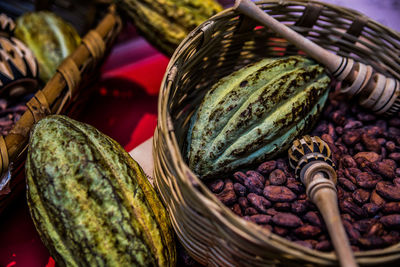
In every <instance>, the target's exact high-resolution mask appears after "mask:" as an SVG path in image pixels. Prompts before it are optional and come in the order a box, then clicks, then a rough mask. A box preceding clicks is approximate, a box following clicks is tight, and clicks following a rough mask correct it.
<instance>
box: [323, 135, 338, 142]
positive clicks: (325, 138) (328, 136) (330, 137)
mask: <svg viewBox="0 0 400 267" xmlns="http://www.w3.org/2000/svg"><path fill="white" fill-rule="evenodd" d="M321 139H322V140H324V141H325V142H326V143H328V144H333V143H334V142H335V141H334V140H333V138H332V136H330V135H329V134H323V135H322V136H321Z"/></svg>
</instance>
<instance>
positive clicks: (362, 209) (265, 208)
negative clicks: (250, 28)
mask: <svg viewBox="0 0 400 267" xmlns="http://www.w3.org/2000/svg"><path fill="white" fill-rule="evenodd" d="M311 135H314V136H315V135H316V136H320V137H321V138H322V139H323V140H324V141H325V142H326V143H327V144H328V145H329V147H330V148H331V150H332V158H333V161H334V163H335V165H336V167H337V175H338V184H337V191H338V201H339V208H340V212H341V217H342V222H343V225H344V227H345V229H346V232H347V234H348V236H349V239H350V243H351V245H352V248H353V250H354V251H363V250H369V249H379V248H384V247H387V246H390V245H393V244H396V243H399V242H400V118H399V117H394V118H383V117H378V116H376V115H373V114H371V113H368V112H367V111H365V110H362V109H361V108H359V106H358V105H357V104H355V103H349V101H348V100H346V99H341V96H340V95H338V94H337V93H336V92H333V93H331V94H330V96H329V100H328V103H327V105H326V106H325V108H324V111H323V114H322V115H321V119H320V120H319V122H318V124H317V125H316V126H315V127H314V130H313V131H312V132H311ZM207 186H208V188H209V189H210V190H211V191H212V192H213V193H215V194H216V196H217V197H218V199H219V200H220V201H221V202H223V203H224V204H225V205H227V206H228V207H230V208H231V209H232V211H233V212H234V213H236V214H237V215H239V216H241V217H243V218H244V219H245V220H248V221H252V222H254V223H256V224H258V225H260V226H262V227H265V228H267V229H269V230H270V231H272V232H273V233H275V234H278V235H280V236H282V237H285V238H287V239H289V240H291V241H293V242H296V243H298V244H300V245H303V246H306V247H308V248H312V249H317V250H321V251H331V250H332V249H333V248H332V244H331V242H330V238H329V235H328V232H327V230H326V227H325V224H324V221H323V219H322V217H321V215H320V213H319V212H318V210H317V208H316V206H315V205H314V204H313V203H312V202H311V201H309V199H308V198H307V195H306V194H305V187H304V186H303V184H302V183H301V182H300V181H299V180H298V179H296V178H295V176H294V173H293V170H291V169H290V167H289V164H288V159H287V152H285V153H283V155H282V157H281V158H278V159H275V160H270V161H267V162H264V163H262V164H261V165H259V166H258V167H257V168H255V169H254V170H240V171H237V172H235V173H234V174H233V175H232V176H231V177H228V178H224V179H215V180H212V181H209V182H208V183H207Z"/></svg>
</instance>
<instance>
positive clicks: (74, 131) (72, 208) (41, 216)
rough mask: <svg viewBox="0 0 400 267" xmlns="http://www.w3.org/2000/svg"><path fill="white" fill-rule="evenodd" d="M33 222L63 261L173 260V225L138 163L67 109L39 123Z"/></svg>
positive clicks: (30, 181)
mask: <svg viewBox="0 0 400 267" xmlns="http://www.w3.org/2000/svg"><path fill="white" fill-rule="evenodd" d="M26 177H27V199H28V205H29V209H30V212H31V216H32V219H33V221H34V224H35V226H36V228H37V230H38V232H39V235H40V237H41V239H42V240H43V242H44V244H45V245H46V246H47V248H48V249H49V251H50V254H51V256H52V257H53V258H54V259H55V261H56V263H57V266H174V265H175V262H176V255H175V254H176V252H175V243H174V237H173V232H172V228H171V225H170V222H169V220H168V217H167V213H166V210H165V208H164V207H163V205H162V203H161V201H160V199H159V198H158V196H157V194H156V192H155V191H154V189H153V188H152V187H151V185H150V183H149V182H148V180H147V178H146V176H145V175H144V173H143V171H142V169H141V168H140V166H139V165H138V164H137V163H136V162H135V161H134V160H133V159H132V158H131V157H130V156H129V154H128V153H127V152H126V151H125V150H124V149H123V148H122V147H121V146H120V145H119V144H118V143H117V142H116V141H114V140H113V139H111V138H110V137H108V136H106V135H104V134H102V133H101V132H99V131H98V130H97V129H95V128H94V127H91V126H89V125H87V124H84V123H80V122H77V121H75V120H72V119H70V118H68V117H65V116H49V117H46V118H44V119H42V120H40V121H39V122H38V123H37V124H36V125H35V126H34V128H33V130H32V133H31V136H30V142H29V149H28V156H27V161H26Z"/></svg>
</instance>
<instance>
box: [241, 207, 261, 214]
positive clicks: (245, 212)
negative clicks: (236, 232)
mask: <svg viewBox="0 0 400 267" xmlns="http://www.w3.org/2000/svg"><path fill="white" fill-rule="evenodd" d="M244 214H245V215H248V216H251V215H256V214H258V211H257V210H256V209H255V208H253V207H248V208H246V209H245V210H244Z"/></svg>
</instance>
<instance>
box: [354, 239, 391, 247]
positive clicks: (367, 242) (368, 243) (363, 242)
mask: <svg viewBox="0 0 400 267" xmlns="http://www.w3.org/2000/svg"><path fill="white" fill-rule="evenodd" d="M358 244H359V245H360V246H362V247H363V248H366V249H376V248H381V247H383V246H384V245H385V240H383V238H381V237H380V236H366V237H361V238H359V239H358Z"/></svg>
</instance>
